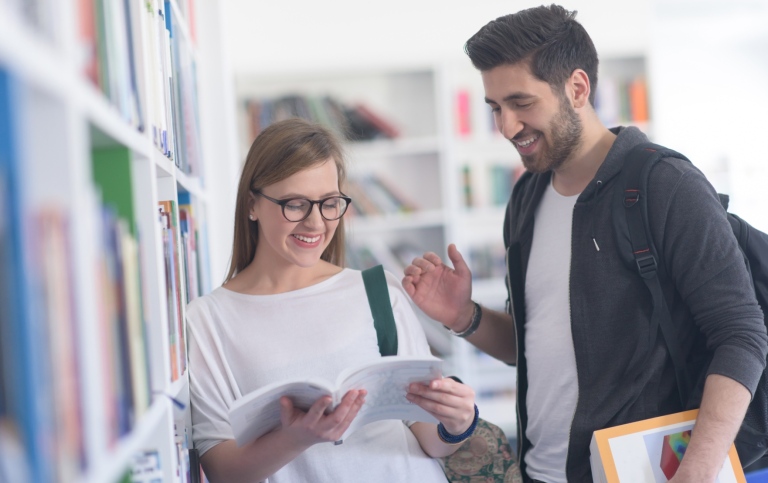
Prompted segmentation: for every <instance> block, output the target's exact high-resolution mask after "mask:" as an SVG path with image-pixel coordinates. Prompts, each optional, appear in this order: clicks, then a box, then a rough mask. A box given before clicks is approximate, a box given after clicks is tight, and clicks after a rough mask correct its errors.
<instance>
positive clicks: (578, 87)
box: [565, 69, 592, 109]
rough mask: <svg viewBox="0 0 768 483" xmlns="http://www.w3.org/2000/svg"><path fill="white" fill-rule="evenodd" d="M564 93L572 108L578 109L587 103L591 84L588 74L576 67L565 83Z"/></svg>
mask: <svg viewBox="0 0 768 483" xmlns="http://www.w3.org/2000/svg"><path fill="white" fill-rule="evenodd" d="M565 85H566V93H567V94H568V98H569V99H570V100H571V103H572V105H573V108H574V109H579V108H581V107H584V106H586V105H588V104H589V94H590V92H591V90H592V86H591V85H590V83H589V76H588V75H587V73H586V72H584V71H583V70H582V69H576V70H574V71H573V72H572V73H571V76H570V77H569V78H568V80H567V81H566V83H565Z"/></svg>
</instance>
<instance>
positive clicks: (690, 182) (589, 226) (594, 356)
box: [504, 127, 768, 481]
mask: <svg viewBox="0 0 768 483" xmlns="http://www.w3.org/2000/svg"><path fill="white" fill-rule="evenodd" d="M613 132H614V133H616V134H618V136H617V138H616V140H615V142H614V144H613V146H612V147H611V149H610V151H609V152H608V155H607V156H606V159H605V161H604V162H603V164H602V165H601V166H600V168H599V169H598V171H597V174H596V175H595V178H594V179H593V180H592V182H591V183H590V184H589V186H587V188H586V189H585V190H584V192H583V193H581V195H580V196H579V198H578V200H577V202H576V206H575V207H574V211H573V229H572V241H571V273H570V309H571V330H572V333H573V345H574V350H575V354H576V370H577V377H578V388H579V394H578V400H577V406H576V412H575V414H574V417H573V421H572V424H571V432H570V440H569V449H568V457H567V463H566V474H567V478H568V481H591V473H590V467H589V443H590V440H591V437H592V433H593V431H595V430H597V429H602V428H606V427H611V426H616V425H618V424H624V423H628V422H632V421H638V420H641V419H646V418H650V417H655V416H660V415H663V414H669V413H672V412H677V411H681V410H682V409H685V408H682V407H681V403H680V401H679V398H678V396H677V386H676V381H675V375H674V370H673V367H672V364H671V362H670V360H669V358H668V354H667V350H666V347H665V345H664V342H663V339H662V337H660V336H659V337H656V338H655V344H654V346H653V347H652V348H650V352H649V345H650V341H651V337H650V334H649V320H650V311H651V301H650V295H649V293H648V290H647V288H646V287H645V285H644V284H643V282H642V281H641V279H640V277H639V275H638V274H637V272H636V271H635V270H634V269H632V268H631V267H628V266H626V265H624V263H623V262H622V261H621V258H620V257H619V254H618V252H617V248H616V240H615V234H614V229H613V225H612V219H611V209H612V206H611V205H612V201H613V200H614V196H613V190H614V189H615V187H616V185H617V182H616V181H617V176H616V175H617V174H618V173H619V172H620V170H621V166H622V163H623V159H624V156H625V155H626V153H627V152H628V151H629V150H630V149H631V148H632V147H633V146H635V145H637V144H639V143H641V142H645V141H647V138H646V136H645V135H644V134H643V133H641V132H640V131H639V130H638V129H636V128H633V127H628V128H616V129H614V130H613ZM550 179H551V173H544V174H531V173H525V174H524V175H523V176H522V177H521V178H520V180H519V181H518V183H517V184H516V185H515V187H514V190H513V193H512V197H511V199H510V202H509V205H508V209H507V215H506V219H505V221H504V240H505V245H506V247H507V253H508V257H507V258H508V260H507V264H508V270H509V272H508V273H509V290H510V302H511V304H510V310H511V312H512V314H513V315H514V317H515V321H516V323H515V325H516V332H517V366H518V421H519V424H518V442H519V447H518V452H519V456H520V465H521V468H522V470H523V474H525V461H524V456H525V452H526V451H527V450H528V448H530V445H531V443H530V441H528V440H527V439H526V437H525V429H526V423H527V408H526V394H527V374H526V361H525V357H524V354H525V321H526V318H525V298H524V287H525V274H526V269H527V266H528V257H529V255H530V250H531V242H532V237H533V224H534V221H535V220H534V213H535V208H536V206H537V204H538V203H539V201H540V199H541V196H542V194H543V192H544V189H545V188H546V186H547V184H548V183H549V182H550ZM648 220H649V224H650V229H651V234H652V236H653V241H654V243H655V245H656V246H657V247H659V248H660V250H661V252H662V253H663V255H664V260H662V261H660V263H661V265H662V267H661V270H662V271H666V276H662V286H663V288H664V296H665V298H666V301H667V304H668V306H669V308H670V312H671V313H672V320H673V321H674V323H675V324H677V325H678V328H679V329H678V330H679V331H680V334H679V335H680V340H681V341H682V344H681V345H682V347H683V350H684V351H685V352H686V353H687V363H688V369H689V374H691V375H692V379H693V380H694V381H698V385H697V388H698V390H697V391H696V392H695V394H694V396H692V399H691V400H690V401H689V403H688V404H687V407H688V408H690V407H698V404H699V401H700V396H701V389H702V384H701V383H702V382H703V380H704V378H705V377H706V375H708V374H713V373H714V374H722V375H724V376H727V377H730V378H732V379H734V380H736V381H738V382H740V383H742V384H743V385H744V386H745V387H747V388H748V389H749V390H750V391H751V392H752V393H753V394H754V390H755V387H756V386H757V383H758V380H759V378H760V375H761V374H762V371H763V369H764V367H765V364H766V352H768V337H767V336H766V329H765V325H764V322H763V316H762V312H761V310H760V307H759V305H758V304H757V301H756V299H755V296H754V292H753V291H752V289H751V285H750V281H749V275H748V273H747V271H746V269H745V266H744V262H743V258H742V256H741V254H740V252H739V248H738V245H737V242H736V239H735V237H734V236H733V233H732V231H731V227H730V225H729V224H728V221H727V219H726V213H725V210H723V208H722V206H721V205H720V202H719V200H718V197H717V194H716V192H715V190H714V189H713V188H712V186H711V185H710V184H709V182H708V181H707V180H706V178H705V177H704V175H703V174H702V173H701V172H700V171H699V170H698V169H696V168H695V167H694V166H693V165H692V164H691V163H688V162H686V161H683V160H678V159H674V158H667V159H663V160H662V161H660V162H659V163H658V164H657V165H656V167H655V168H654V169H653V170H652V172H651V178H650V180H649V193H648ZM596 244H597V246H599V248H600V249H599V251H598V250H597V249H596ZM707 348H709V350H708V349H707ZM525 478H526V481H528V479H527V476H526V477H525Z"/></svg>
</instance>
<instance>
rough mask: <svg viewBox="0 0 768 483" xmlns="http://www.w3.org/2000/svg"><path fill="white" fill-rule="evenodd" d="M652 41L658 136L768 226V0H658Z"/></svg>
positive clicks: (736, 206)
mask: <svg viewBox="0 0 768 483" xmlns="http://www.w3.org/2000/svg"><path fill="white" fill-rule="evenodd" d="M657 1H658V4H657V5H656V6H655V7H654V9H653V10H654V15H655V16H656V17H657V19H658V20H657V22H655V23H654V29H655V32H656V34H655V35H652V42H651V44H650V46H649V52H650V55H649V57H650V61H651V62H650V70H651V72H650V78H651V99H652V106H651V116H652V118H653V119H654V132H655V133H656V140H657V141H658V142H660V143H662V144H665V145H667V146H669V147H671V148H674V149H677V150H678V151H681V152H683V153H684V154H686V155H687V156H688V157H689V158H690V159H691V160H692V161H693V162H694V163H695V164H696V165H697V166H699V167H700V168H701V169H702V171H704V173H705V174H706V175H707V177H708V178H709V180H710V181H711V182H712V183H713V184H714V186H715V188H716V189H717V190H718V191H722V192H725V193H729V194H730V196H731V206H730V208H731V211H733V212H734V213H737V214H739V215H740V216H741V217H742V218H744V219H746V220H747V221H749V222H750V223H751V224H753V225H754V226H756V227H758V228H760V229H761V230H763V231H766V232H768V201H766V198H765V195H764V191H763V190H764V189H765V183H766V181H768V149H767V148H766V140H767V139H768V89H766V86H768V1H767V0H757V1H755V0H728V1H726V0H704V1H701V0H700V1H697V2H696V3H694V2H692V1H691V0H688V1H681V0H657Z"/></svg>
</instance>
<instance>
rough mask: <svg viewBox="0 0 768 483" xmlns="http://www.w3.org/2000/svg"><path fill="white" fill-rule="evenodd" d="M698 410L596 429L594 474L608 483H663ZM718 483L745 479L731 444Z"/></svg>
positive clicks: (677, 461) (742, 482)
mask: <svg viewBox="0 0 768 483" xmlns="http://www.w3.org/2000/svg"><path fill="white" fill-rule="evenodd" d="M698 413H699V410H698V409H693V410H690V411H684V412H681V413H675V414H669V415H667V416H660V417H658V418H651V419H645V420H643V421H637V422H635V423H629V424H623V425H621V426H614V427H612V428H607V429H601V430H599V431H595V432H594V434H593V436H592V443H591V444H590V446H589V449H590V458H589V461H590V464H591V467H592V478H593V481H595V482H605V483H664V482H666V481H668V480H669V479H670V478H672V476H673V475H674V474H675V472H676V471H677V468H678V466H679V465H680V460H681V459H682V457H683V455H684V454H685V449H686V448H687V446H688V441H689V440H690V438H691V430H692V429H693V425H694V424H695V423H696V416H697V415H698ZM715 481H716V482H717V483H737V482H738V483H746V479H745V477H744V471H743V470H742V468H741V462H740V461H739V457H738V455H737V454H736V447H735V446H733V445H731V449H730V451H729V452H728V456H727V457H726V459H725V461H724V462H723V467H722V469H721V470H720V473H719V474H718V476H717V479H716V480H715Z"/></svg>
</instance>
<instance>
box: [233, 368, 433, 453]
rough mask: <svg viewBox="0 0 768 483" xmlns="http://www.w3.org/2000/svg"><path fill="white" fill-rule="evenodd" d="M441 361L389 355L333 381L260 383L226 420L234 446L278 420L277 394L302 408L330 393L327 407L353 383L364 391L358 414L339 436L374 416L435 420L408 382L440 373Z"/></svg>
mask: <svg viewBox="0 0 768 483" xmlns="http://www.w3.org/2000/svg"><path fill="white" fill-rule="evenodd" d="M442 365H443V361H441V360H440V359H436V358H433V357H406V356H388V357H382V358H380V359H377V360H375V361H373V362H370V363H367V364H364V365H361V366H357V367H350V368H348V369H345V370H344V371H342V372H341V373H340V374H339V376H338V377H337V379H336V382H335V383H332V382H329V381H325V380H322V379H307V380H292V381H284V382H277V383H273V384H269V385H267V386H264V387H262V388H260V389H257V390H256V391H253V392H251V393H249V394H246V395H245V396H243V397H241V398H240V399H238V400H237V401H235V403H234V404H233V405H232V407H231V408H230V410H229V423H230V425H231V426H232V430H233V431H234V434H235V440H236V441H237V445H238V446H242V445H244V444H247V443H250V442H251V441H254V440H256V439H258V438H259V437H261V436H262V435H264V434H266V433H268V432H269V431H272V430H273V429H275V428H277V427H279V426H280V398H281V397H282V396H288V397H289V398H291V400H292V401H293V404H294V406H296V407H298V408H301V409H303V410H305V411H306V410H307V409H309V407H310V406H312V404H314V403H315V401H317V400H318V399H319V398H321V397H323V396H331V398H333V403H332V404H331V409H334V408H336V406H338V405H339V403H341V399H342V398H343V397H344V395H345V394H346V393H347V391H349V390H351V389H365V390H366V391H368V394H367V395H366V397H365V404H363V407H362V408H361V409H360V412H358V413H357V417H356V418H355V420H354V421H352V424H351V425H350V426H349V428H348V429H347V431H346V432H345V433H344V435H343V436H342V439H345V438H346V437H347V436H349V435H350V434H352V433H353V432H355V431H356V430H357V429H359V428H361V427H363V426H365V425H366V424H368V423H372V422H374V421H380V420H383V419H402V420H408V421H421V422H426V423H437V419H435V418H434V417H433V416H432V415H431V414H429V413H428V412H426V411H425V410H423V409H421V408H420V407H419V406H417V405H415V404H413V403H411V402H410V401H408V400H407V399H406V398H405V394H406V392H407V388H408V385H409V384H411V383H412V382H422V383H425V384H426V383H428V382H429V381H432V380H434V379H436V378H439V377H441V375H442Z"/></svg>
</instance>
